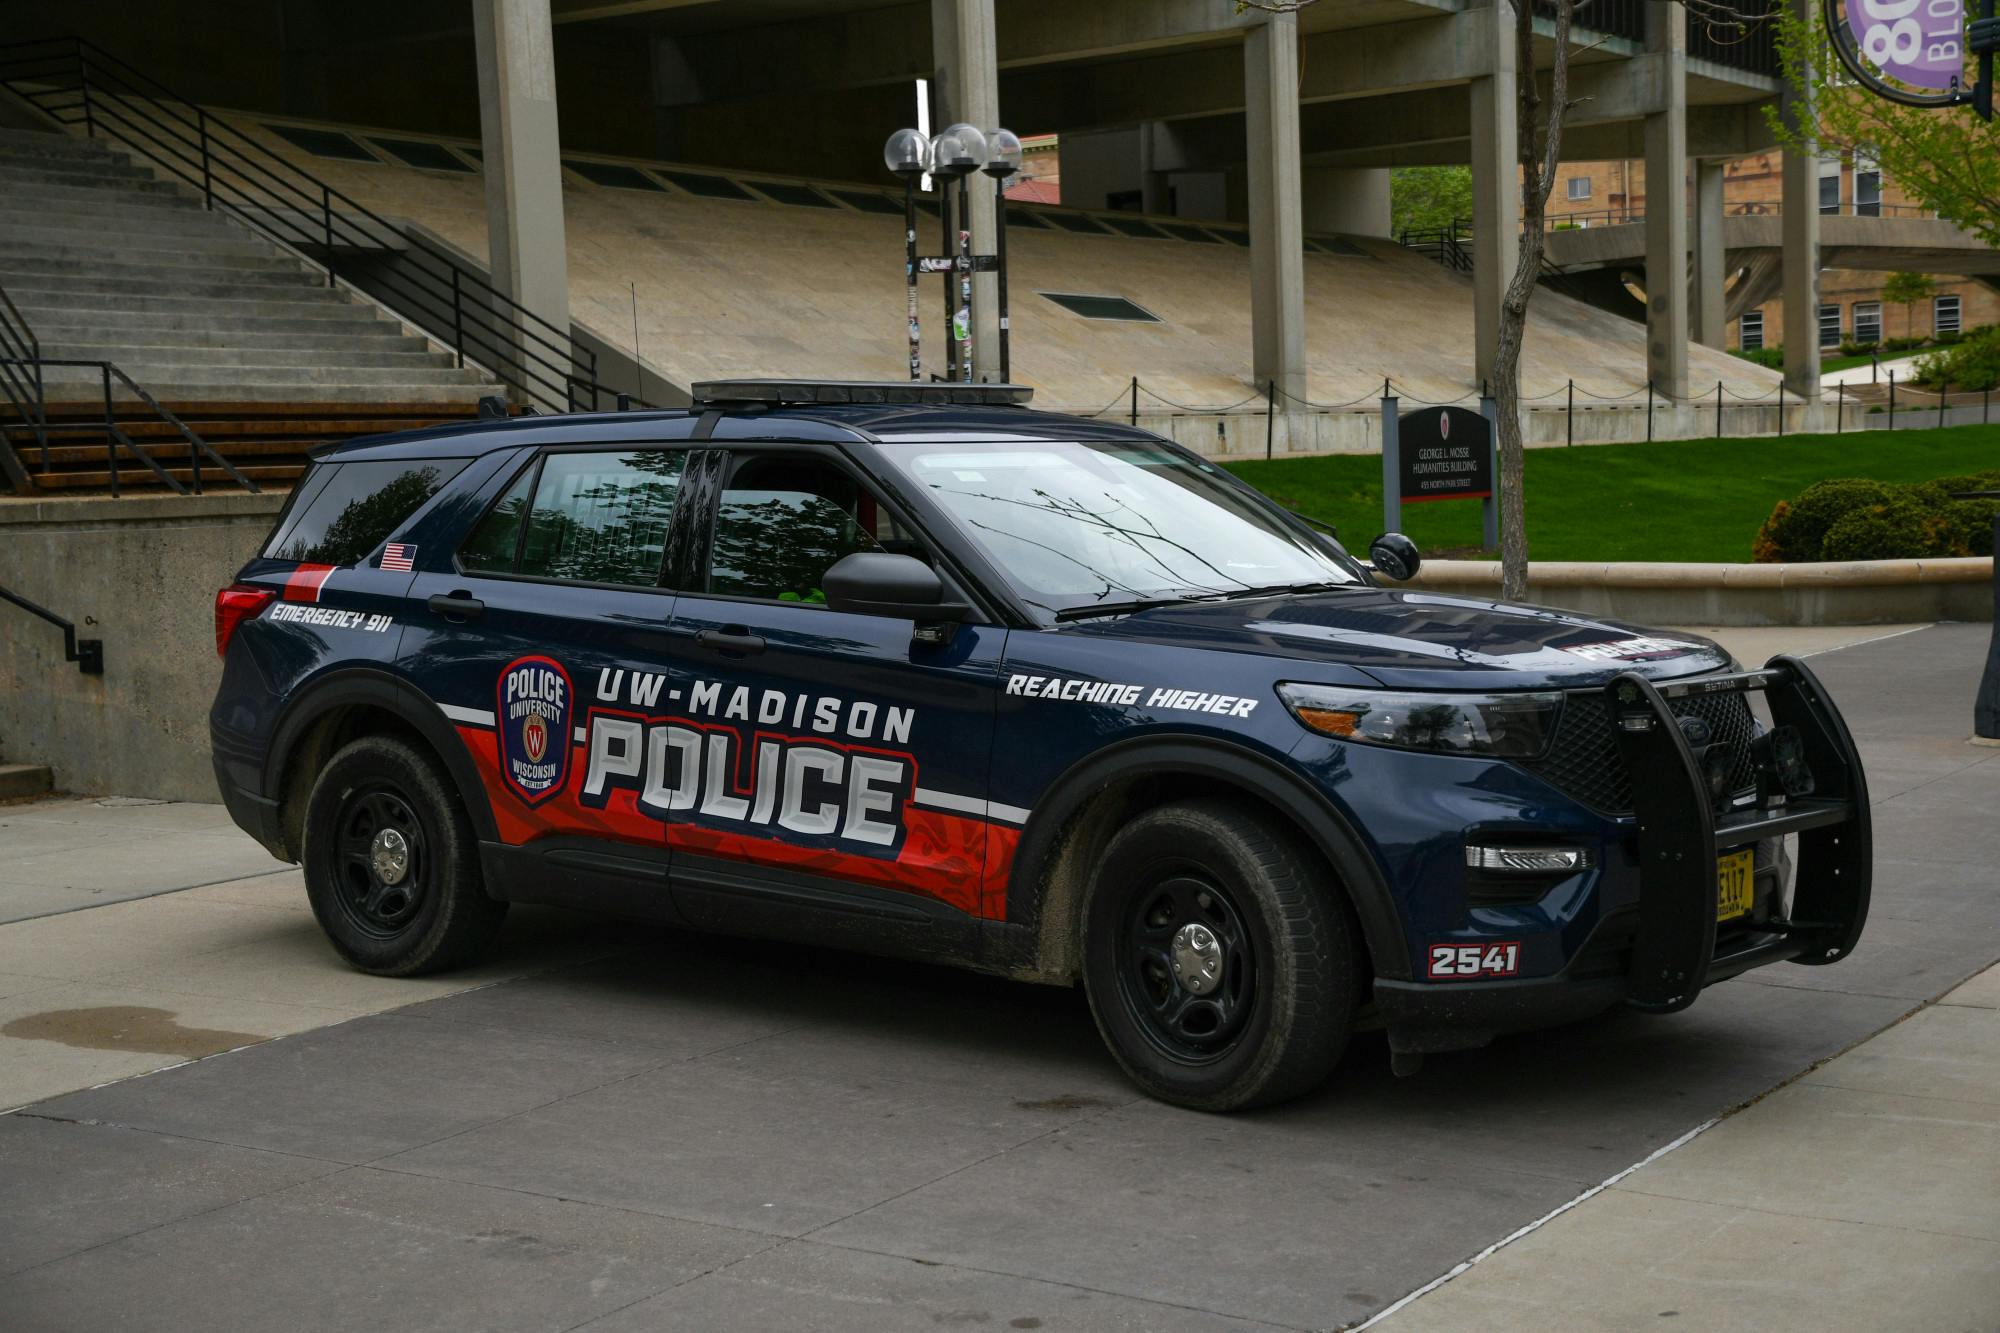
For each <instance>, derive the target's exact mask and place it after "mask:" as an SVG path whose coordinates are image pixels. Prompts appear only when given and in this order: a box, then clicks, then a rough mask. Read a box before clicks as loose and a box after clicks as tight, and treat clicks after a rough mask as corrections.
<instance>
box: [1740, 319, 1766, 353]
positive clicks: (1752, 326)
mask: <svg viewBox="0 0 2000 1333" xmlns="http://www.w3.org/2000/svg"><path fill="white" fill-rule="evenodd" d="M1736 342H1737V345H1738V346H1739V347H1741V348H1742V349H1743V350H1744V351H1746V352H1754V351H1757V350H1758V349H1759V348H1761V347H1763V345H1764V312H1763V311H1761V310H1746V311H1744V312H1743V314H1742V315H1741V316H1739V317H1738V318H1737V321H1736Z"/></svg>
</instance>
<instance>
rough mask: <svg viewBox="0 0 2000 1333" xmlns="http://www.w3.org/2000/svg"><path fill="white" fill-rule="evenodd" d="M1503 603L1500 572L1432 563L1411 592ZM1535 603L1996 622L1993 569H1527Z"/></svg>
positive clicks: (1688, 619)
mask: <svg viewBox="0 0 2000 1333" xmlns="http://www.w3.org/2000/svg"><path fill="white" fill-rule="evenodd" d="M1406 586H1416V587H1423V588H1428V589H1432V590H1435V591H1438V592H1453V593H1465V594H1469V595H1472V596H1475V597H1497V596H1498V595H1499V593H1500V564H1499V562H1498V561H1488V560H1432V561H1428V562H1426V563H1425V564H1424V566H1423V567H1422V568H1421V569H1419V570H1418V571H1417V577H1416V579H1415V580H1414V581H1413V582H1412V584H1410V585H1406ZM1528 600H1529V601H1531V602H1535V603H1539V604H1541V605H1543V606H1555V607H1561V608H1563V609H1564V610H1568V611H1581V612H1584V613H1585V614H1587V615H1600V616H1615V617H1616V618H1618V619H1620V620H1629V621H1635V622H1637V623H1639V624H1642V625H1887V624H1909V623H1913V622H1916V621H1928V620H1991V619H1993V561H1992V560H1991V559H1990V558H1988V557H1979V558H1975V559H1947V560H1855V561H1847V562H1841V563H1829V564H1798V565H1695V564H1636V563H1634V564H1587V563H1570V562H1561V561H1538V562H1530V564H1529V565H1528Z"/></svg>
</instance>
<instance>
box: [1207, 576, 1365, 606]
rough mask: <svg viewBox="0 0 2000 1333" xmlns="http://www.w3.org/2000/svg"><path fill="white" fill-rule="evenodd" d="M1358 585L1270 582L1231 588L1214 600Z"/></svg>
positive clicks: (1326, 590)
mask: <svg viewBox="0 0 2000 1333" xmlns="http://www.w3.org/2000/svg"><path fill="white" fill-rule="evenodd" d="M1359 586H1360V585H1359V584H1355V583H1331V582H1326V581H1321V582H1317V583H1272V584H1267V585H1266V586H1264V587H1261V588H1231V589H1230V590H1229V591H1228V592H1223V593H1216V594H1215V596H1214V600H1216V601H1218V602H1232V601H1235V600H1236V599H1237V598H1239V597H1276V596H1278V595H1279V594H1281V593H1288V592H1331V591H1332V590H1334V589H1335V588H1355V587H1359Z"/></svg>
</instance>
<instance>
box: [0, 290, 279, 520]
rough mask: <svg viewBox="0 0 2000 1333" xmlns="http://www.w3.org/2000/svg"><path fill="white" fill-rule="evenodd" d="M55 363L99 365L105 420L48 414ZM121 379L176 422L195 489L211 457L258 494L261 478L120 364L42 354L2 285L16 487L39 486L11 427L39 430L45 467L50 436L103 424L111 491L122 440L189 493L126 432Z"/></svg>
mask: <svg viewBox="0 0 2000 1333" xmlns="http://www.w3.org/2000/svg"><path fill="white" fill-rule="evenodd" d="M52 366H61V367H68V368H77V369H93V370H95V371H97V374H98V382H99V385H100V387H101V390H102V394H103V402H104V420H103V422H102V423H101V424H100V423H99V422H97V421H95V420H90V421H61V422H58V421H55V420H53V419H51V418H50V416H49V400H48V379H47V374H46V372H47V370H48V368H49V367H52ZM114 379H115V380H117V381H118V383H119V384H120V385H122V386H123V387H124V388H125V389H126V390H128V391H129V392H130V393H131V395H132V396H133V397H134V398H137V399H138V400H139V401H140V402H141V403H142V404H144V405H145V407H146V409H147V410H148V411H149V412H151V413H152V415H153V416H154V417H155V418H157V419H158V420H160V421H163V422H165V423H166V424H168V425H170V426H172V427H173V428H174V429H175V430H176V431H177V432H178V433H179V434H180V436H181V438H182V439H184V440H186V441H187V444H188V465H189V468H190V470H191V473H192V478H191V479H192V481H193V483H194V494H196V495H200V494H201V493H202V475H201V468H202V460H203V459H204V458H206V459H207V460H208V461H209V462H211V463H213V464H214V465H215V466H216V467H217V468H219V469H221V470H222V472H223V473H224V474H225V475H227V476H228V477H229V479H230V480H231V481H234V482H235V483H236V484H237V485H239V486H241V487H243V489H244V490H246V491H249V492H250V493H251V494H253V495H255V494H257V492H258V486H257V483H255V482H253V481H251V480H250V478H248V477H246V476H244V475H243V474H242V473H241V472H239V471H238V470H237V469H236V467H235V466H234V465H233V464H232V463H230V461H229V460H228V459H226V458H224V457H223V456H222V455H221V454H219V453H217V452H216V451H215V448H214V446H212V445H211V444H209V442H208V441H207V440H204V439H202V438H201V436H199V435H197V434H195V432H194V430H193V429H192V428H190V427H189V426H188V424H187V423H186V422H185V421H182V420H181V419H180V418H179V417H177V416H175V415H174V414H173V413H172V412H170V411H168V410H167V409H166V408H165V407H164V406H162V405H161V404H160V402H159V400H158V399H156V398H154V397H153V395H152V394H150V393H147V392H146V390H145V389H144V388H143V387H141V386H140V384H139V382H138V381H137V380H134V379H133V378H132V377H131V376H130V375H127V374H126V373H125V372H124V371H122V370H120V369H119V368H118V367H117V366H116V365H114V364H113V363H111V362H109V361H78V360H73V359H70V358H67V357H47V356H43V355H42V343H41V339H39V338H37V337H36V336H35V330H34V329H33V327H31V326H30V325H29V323H28V321H27V319H26V317H25V316H23V315H22V314H21V311H20V309H19V308H18V307H17V306H15V304H14V302H13V299H12V298H11V297H9V296H8V295H7V292H6V289H5V288H0V398H5V399H6V402H7V405H8V406H10V407H12V408H13V409H14V413H15V415H16V416H18V417H19V418H20V421H19V422H9V421H6V420H4V419H0V473H5V475H6V477H7V481H8V484H9V485H11V486H12V487H13V489H14V490H15V491H16V492H26V491H29V490H32V489H33V488H34V482H33V479H32V478H31V477H30V475H29V473H28V470H27V468H26V467H24V466H23V465H22V463H21V459H20V456H19V454H17V453H16V452H15V450H14V445H13V441H12V440H10V439H9V438H8V434H9V432H10V431H18V430H22V429H26V430H28V431H31V432H32V433H33V435H34V443H35V447H36V448H38V449H39V450H40V451H41V464H42V471H43V472H44V473H47V472H48V471H49V461H50V460H49V438H50V437H51V436H55V435H95V434H97V433H98V432H99V431H100V430H101V431H102V432H103V435H104V451H105V457H106V460H107V465H108V466H109V468H110V482H111V493H112V494H113V495H116V494H118V449H119V448H120V447H121V446H122V447H123V448H124V449H125V450H126V451H127V452H128V453H130V454H131V455H132V456H133V457H134V458H136V459H137V460H139V461H140V462H141V463H144V464H145V465H146V467H147V468H148V469H150V470H151V471H152V473H153V475H154V476H156V477H157V478H159V480H160V481H161V482H163V483H165V484H166V485H167V486H169V487H171V488H172V489H173V490H174V491H175V492H176V493H178V494H181V495H186V494H187V493H188V490H187V488H186V487H184V486H182V485H181V484H180V483H179V482H178V481H176V480H174V478H173V476H172V475H171V474H170V473H169V472H168V471H167V470H166V469H165V468H163V467H161V466H160V464H159V461H158V460H157V459H155V458H154V457H153V456H152V455H151V454H149V453H147V452H146V451H145V450H144V449H143V448H141V447H140V446H139V444H138V442H137V441H135V440H133V439H132V437H131V436H129V435H127V434H126V433H125V431H124V430H123V428H122V427H120V425H119V422H118V410H117V408H116V406H115V405H114V403H113V399H112V392H111V382H112V380H114Z"/></svg>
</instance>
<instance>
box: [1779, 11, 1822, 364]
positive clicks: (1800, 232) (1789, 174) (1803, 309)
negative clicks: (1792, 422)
mask: <svg viewBox="0 0 2000 1333" xmlns="http://www.w3.org/2000/svg"><path fill="white" fill-rule="evenodd" d="M1813 8H1814V0H1792V13H1793V14H1794V15H1795V16H1796V17H1798V18H1801V19H1810V18H1811V17H1812V10H1813ZM1778 111H1779V114H1780V115H1782V116H1784V117H1785V118H1786V120H1787V121H1788V122H1789V123H1790V124H1791V125H1793V126H1795V127H1797V128H1798V129H1799V130H1801V131H1802V132H1807V131H1810V130H1811V129H1813V128H1815V127H1816V126H1817V125H1818V115H1817V113H1816V112H1815V111H1814V109H1813V105H1812V99H1811V97H1810V96H1807V97H1800V96H1799V95H1798V94H1797V93H1796V92H1794V91H1793V89H1792V87H1791V85H1790V81H1789V80H1787V82H1786V87H1785V91H1784V92H1783V93H1781V94H1780V95H1779V98H1778ZM1804 147H1805V150H1806V151H1803V152H1801V151H1798V150H1795V149H1791V148H1787V149H1786V150H1785V164H1784V183H1783V197H1784V203H1783V208H1784V215H1785V216H1784V234H1783V239H1782V247H1781V250H1780V253H1781V254H1782V255H1783V256H1784V311H1785V331H1784V332H1785V387H1786V388H1788V389H1790V390H1791V391H1792V392H1793V393H1796V394H1798V395H1800V396H1801V397H1807V396H1810V397H1815V398H1816V397H1818V395H1819V159H1818V158H1817V156H1816V155H1815V154H1814V153H1813V152H1812V151H1811V145H1810V144H1809V143H1808V144H1806V145H1804Z"/></svg>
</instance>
